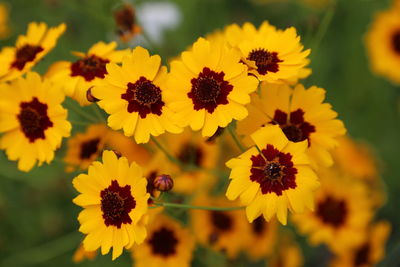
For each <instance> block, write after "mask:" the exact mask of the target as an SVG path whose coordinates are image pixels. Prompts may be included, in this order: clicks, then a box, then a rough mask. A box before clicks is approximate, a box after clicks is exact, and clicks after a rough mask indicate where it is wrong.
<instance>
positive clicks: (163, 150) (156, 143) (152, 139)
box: [150, 136, 182, 166]
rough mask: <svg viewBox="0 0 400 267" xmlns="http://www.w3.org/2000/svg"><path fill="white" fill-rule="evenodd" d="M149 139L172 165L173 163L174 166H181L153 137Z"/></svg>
mask: <svg viewBox="0 0 400 267" xmlns="http://www.w3.org/2000/svg"><path fill="white" fill-rule="evenodd" d="M150 139H151V141H153V143H154V144H155V145H156V146H157V147H158V149H160V150H161V151H162V152H163V153H164V154H165V156H166V157H167V158H168V159H169V160H170V161H171V162H173V163H175V164H177V165H179V166H180V165H182V164H181V162H180V161H179V160H178V159H177V158H175V157H174V156H172V155H171V154H170V153H169V152H168V150H167V149H165V147H163V146H162V145H161V144H160V143H159V142H158V141H157V140H156V138H155V137H154V136H150Z"/></svg>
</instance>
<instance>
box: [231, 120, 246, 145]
mask: <svg viewBox="0 0 400 267" xmlns="http://www.w3.org/2000/svg"><path fill="white" fill-rule="evenodd" d="M228 132H229V133H230V135H231V136H232V138H233V141H235V143H236V145H237V146H238V148H239V149H240V150H241V151H242V152H245V151H246V148H245V147H244V146H243V145H242V143H240V141H239V138H238V137H237V135H236V132H235V129H233V126H232V124H230V125H228Z"/></svg>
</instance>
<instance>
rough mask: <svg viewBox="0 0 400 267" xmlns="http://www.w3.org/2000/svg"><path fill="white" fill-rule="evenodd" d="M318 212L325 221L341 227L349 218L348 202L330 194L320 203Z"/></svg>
mask: <svg viewBox="0 0 400 267" xmlns="http://www.w3.org/2000/svg"><path fill="white" fill-rule="evenodd" d="M316 214H317V216H318V217H319V218H320V219H321V220H322V221H323V222H324V223H326V224H330V225H332V226H333V227H340V226H341V225H343V224H344V223H345V221H346V219H347V204H346V202H345V201H344V200H341V199H335V198H334V197H331V196H328V197H327V198H325V199H324V200H323V201H321V202H319V203H318V206H317V210H316Z"/></svg>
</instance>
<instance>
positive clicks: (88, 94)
mask: <svg viewBox="0 0 400 267" xmlns="http://www.w3.org/2000/svg"><path fill="white" fill-rule="evenodd" d="M86 99H87V100H88V101H89V102H91V103H94V102H98V101H99V99H97V98H95V97H94V96H93V95H92V87H90V88H89V89H88V90H87V91H86Z"/></svg>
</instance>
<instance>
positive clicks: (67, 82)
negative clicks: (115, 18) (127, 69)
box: [46, 42, 129, 106]
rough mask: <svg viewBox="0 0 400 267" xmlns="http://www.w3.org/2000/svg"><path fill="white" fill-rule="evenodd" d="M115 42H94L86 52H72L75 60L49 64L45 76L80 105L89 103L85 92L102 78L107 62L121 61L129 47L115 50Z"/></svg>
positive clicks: (105, 71) (105, 72)
mask: <svg viewBox="0 0 400 267" xmlns="http://www.w3.org/2000/svg"><path fill="white" fill-rule="evenodd" d="M116 47H117V43H116V42H111V43H108V44H106V43H104V42H98V43H96V44H94V45H93V46H92V47H91V48H90V49H89V51H88V52H87V54H84V53H80V52H74V55H75V56H78V57H79V59H78V60H77V61H75V62H68V61H60V62H56V63H54V64H53V65H51V66H50V68H49V71H48V72H47V74H46V77H49V78H50V79H51V80H52V81H53V82H54V83H58V84H60V85H62V86H63V88H64V91H65V94H66V95H67V96H70V97H72V98H73V99H75V100H76V101H78V102H79V104H81V105H82V106H85V105H89V104H90V102H89V101H88V100H87V97H86V92H87V90H88V89H89V88H91V87H93V86H94V85H96V84H99V81H100V80H102V79H104V76H105V75H106V74H107V69H106V65H107V64H108V63H110V62H111V63H121V62H122V58H123V57H124V56H127V55H128V54H129V49H125V50H120V51H117V50H115V48H116Z"/></svg>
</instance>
